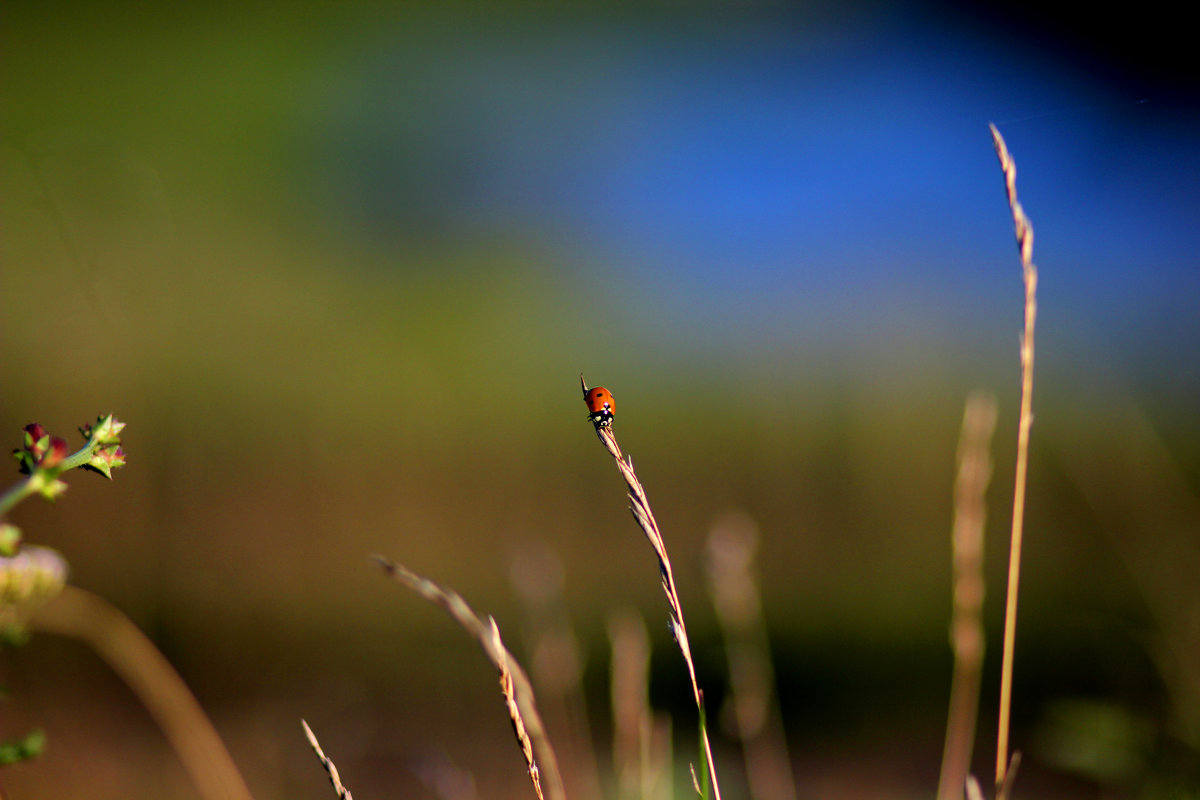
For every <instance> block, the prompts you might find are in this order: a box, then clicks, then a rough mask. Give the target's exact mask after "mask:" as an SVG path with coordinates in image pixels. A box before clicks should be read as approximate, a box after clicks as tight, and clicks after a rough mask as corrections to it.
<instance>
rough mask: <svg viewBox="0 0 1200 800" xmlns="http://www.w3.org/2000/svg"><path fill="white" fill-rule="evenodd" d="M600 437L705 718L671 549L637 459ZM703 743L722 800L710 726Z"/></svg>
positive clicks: (600, 433) (608, 432)
mask: <svg viewBox="0 0 1200 800" xmlns="http://www.w3.org/2000/svg"><path fill="white" fill-rule="evenodd" d="M579 382H580V384H581V385H582V386H583V393H584V394H585V395H586V394H587V391H588V387H587V384H586V383H585V382H584V380H583V376H582V375H580V376H579ZM596 435H597V437H599V439H600V442H601V444H603V445H604V447H605V449H606V450H608V452H609V455H611V456H612V457H613V461H615V462H616V464H617V469H618V470H620V472H621V477H623V478H624V479H625V483H626V485H627V486H628V487H629V509H630V511H632V512H633V518H634V520H635V521H636V522H637V524H638V526H639V527H640V528H641V529H642V532H643V533H645V534H646V539H647V540H649V542H650V546H651V547H653V548H654V554H655V555H656V556H657V557H658V570H659V575H660V577H661V578H662V587H663V593H664V594H665V595H666V596H667V605H668V606H669V608H670V621H671V633H672V634H674V636H675V642H676V644H678V645H679V651H680V652H681V653H682V654H683V661H684V663H685V664H686V665H687V670H688V677H689V678H690V679H691V682H692V696H693V698H694V699H695V701H696V709H697V710H698V711H700V713H701V714H703V713H704V693H703V692H702V691H701V690H700V684H699V683H698V682H697V680H696V664H695V662H694V661H693V660H692V647H691V644H690V643H689V641H688V635H687V625H686V624H685V623H684V620H683V607H682V605H681V604H680V602H679V592H678V591H676V589H675V575H674V572H673V571H672V569H671V559H670V556H668V555H667V545H666V543H665V542H664V541H663V538H662V533H661V532H660V531H659V528H658V522H657V521H656V520H655V519H654V512H653V511H651V510H650V500H649V499H647V497H646V490H645V488H643V486H642V482H641V481H640V480H638V477H637V473H635V472H634V471H633V458H632V457H625V456H623V455H622V453H621V448H620V446H619V445H618V444H617V439H616V437H615V436H614V435H613V432H612V428H611V427H597V428H596ZM700 738H701V743H702V744H703V746H704V758H705V761H706V762H707V767H708V774H709V775H710V776H711V781H712V787H713V797H714V799H715V800H721V789H720V786H719V785H718V783H717V770H716V764H715V763H714V761H713V756H712V745H711V743H710V742H709V739H708V730H707V726H705V725H701V726H700Z"/></svg>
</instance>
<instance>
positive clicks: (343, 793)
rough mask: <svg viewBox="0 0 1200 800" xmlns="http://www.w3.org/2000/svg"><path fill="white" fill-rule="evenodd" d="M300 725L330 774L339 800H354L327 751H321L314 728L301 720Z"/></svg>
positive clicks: (310, 745) (322, 764)
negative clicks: (326, 753)
mask: <svg viewBox="0 0 1200 800" xmlns="http://www.w3.org/2000/svg"><path fill="white" fill-rule="evenodd" d="M300 724H301V725H303V726H304V736H305V738H307V739H308V745H309V747H311V748H312V749H313V752H314V753H316V754H317V758H318V759H320V761H321V766H322V767H324V768H325V771H326V772H328V773H329V782H330V783H332V784H333V790H334V791H335V792H337V796H338V800H354V795H352V794H350V790H349V789H347V788H346V787H345V786H343V785H342V776H341V775H339V774H338V768H337V766H336V765H335V764H334V763H333V761H332V759H330V758H329V756H327V755H325V751H324V750H322V749H321V743H320V742H318V741H317V735H316V734H315V733H313V732H312V728H310V727H308V723H307V722H305V721H304V720H300Z"/></svg>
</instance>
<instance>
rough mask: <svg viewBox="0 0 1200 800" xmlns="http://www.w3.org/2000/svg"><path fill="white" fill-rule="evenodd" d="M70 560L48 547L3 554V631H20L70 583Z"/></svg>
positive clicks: (0, 570)
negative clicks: (35, 613) (68, 561)
mask: <svg viewBox="0 0 1200 800" xmlns="http://www.w3.org/2000/svg"><path fill="white" fill-rule="evenodd" d="M67 572H68V569H67V562H66V561H65V560H64V559H63V557H62V556H61V555H59V554H58V552H57V551H55V550H51V549H50V548H49V547H36V546H29V547H23V548H21V550H20V552H18V553H17V554H16V555H14V556H0V632H3V633H5V634H11V633H19V632H20V631H21V630H22V629H23V628H24V626H25V623H26V622H27V621H28V620H29V617H30V616H32V615H33V612H35V611H37V610H38V609H39V608H41V607H42V606H43V605H45V603H46V602H47V601H49V600H51V599H52V598H54V597H55V596H56V595H57V594H58V593H59V592H61V591H62V588H63V586H65V585H66V583H67Z"/></svg>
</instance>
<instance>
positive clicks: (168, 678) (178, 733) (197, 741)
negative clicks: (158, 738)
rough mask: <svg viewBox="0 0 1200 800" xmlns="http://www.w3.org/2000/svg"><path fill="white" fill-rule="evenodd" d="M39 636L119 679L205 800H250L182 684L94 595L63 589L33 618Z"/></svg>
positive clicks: (217, 738) (134, 628)
mask: <svg viewBox="0 0 1200 800" xmlns="http://www.w3.org/2000/svg"><path fill="white" fill-rule="evenodd" d="M33 625H34V626H35V627H36V628H38V629H39V630H43V631H48V632H50V633H57V634H59V635H61V636H68V637H71V638H73V639H78V640H79V641H81V642H84V643H85V644H87V645H88V646H89V647H91V648H92V650H94V651H95V653H96V655H98V656H100V658H101V659H103V660H104V661H105V662H106V663H107V664H108V665H109V667H111V668H112V670H113V672H115V673H117V674H118V675H119V676H121V679H122V680H123V681H125V684H126V685H127V686H129V688H130V689H132V690H133V693H134V694H135V695H137V697H138V699H139V700H141V701H142V704H143V705H144V706H145V707H146V710H147V711H149V712H150V716H152V717H154V721H155V722H157V723H158V726H159V727H160V728H162V731H163V734H164V735H166V737H167V740H168V741H169V742H170V743H171V747H172V748H174V750H175V752H176V753H177V754H178V755H179V760H180V761H182V762H183V766H184V768H185V769H186V770H187V772H188V775H189V776H191V779H192V782H193V783H195V784H196V789H197V791H198V792H199V794H200V796H201V797H202V798H204V799H205V800H253V798H252V797H251V795H250V789H249V788H247V786H246V782H245V780H243V779H242V775H241V773H240V772H238V768H237V766H236V765H235V764H234V763H233V758H232V757H230V755H229V751H228V750H226V749H225V745H224V743H223V742H222V741H221V737H220V736H218V735H217V731H216V728H214V727H213V725H212V723H211V722H210V721H209V719H208V717H207V716H206V715H205V713H204V710H203V709H202V708H201V707H200V704H199V703H198V702H197V701H196V697H195V695H193V694H192V692H191V690H190V689H188V687H187V684H185V683H184V682H183V678H181V677H179V673H178V672H176V671H175V668H174V667H172V666H171V664H170V662H169V661H167V659H166V658H165V657H164V656H163V654H162V653H160V652H159V651H158V648H157V647H155V646H154V643H153V642H151V641H150V639H148V638H147V637H146V635H145V634H144V633H142V632H141V630H139V629H138V627H137V625H134V624H133V622H132V621H131V620H130V619H129V618H128V617H126V616H125V615H124V614H122V613H121V612H120V611H119V610H117V609H116V608H114V607H113V606H112V605H110V604H109V603H108V601H106V600H104V599H103V598H102V597H99V596H98V595H94V594H92V593H91V592H87V591H84V590H83V589H79V588H77V587H74V586H66V587H64V588H63V590H62V593H61V594H59V596H58V597H56V598H55V599H54V600H53V601H52V602H50V603H48V604H47V605H45V606H43V607H42V608H41V609H40V610H39V611H38V613H37V615H36V616H35V617H34V618H33Z"/></svg>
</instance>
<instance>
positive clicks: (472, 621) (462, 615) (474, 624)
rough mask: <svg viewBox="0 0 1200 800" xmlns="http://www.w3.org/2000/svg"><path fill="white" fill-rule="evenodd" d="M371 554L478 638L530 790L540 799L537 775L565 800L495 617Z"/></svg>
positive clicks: (525, 681)
mask: <svg viewBox="0 0 1200 800" xmlns="http://www.w3.org/2000/svg"><path fill="white" fill-rule="evenodd" d="M372 558H373V559H374V560H375V562H376V563H378V564H379V565H380V566H381V567H382V568H383V571H384V572H385V573H387V575H388V576H389V577H390V578H392V579H393V580H395V581H396V582H398V583H401V584H403V585H404V586H407V587H408V588H409V589H411V590H412V591H414V592H416V593H417V594H418V595H420V596H421V597H422V598H424V599H425V600H427V601H429V602H430V603H433V604H434V605H436V606H438V607H440V608H442V609H444V610H445V611H446V612H447V613H448V614H450V616H451V617H453V618H454V621H455V622H457V623H458V624H459V625H460V626H462V628H463V630H465V631H466V632H467V633H469V634H470V635H471V636H472V637H474V639H475V640H476V641H477V642H479V645H480V646H481V647H482V648H483V652H484V653H485V654H486V655H487V657H488V660H490V661H491V662H492V664H493V665H495V667H496V669H497V670H498V671H499V672H500V682H501V688H502V690H503V691H504V695H505V704H506V705H507V707H508V711H509V717H510V719H511V720H512V723H513V730H514V732H515V733H516V735H517V743H518V745H519V746H520V747H521V752H522V754H523V755H524V756H525V760H526V765H527V767H528V769H529V778H530V780H531V781H532V782H533V786H534V791H535V792H536V793H537V795H538V797H539V800H540V798H541V797H542V791H543V780H542V778H543V777H544V778H545V781H544V789H545V794H546V796H547V797H548V798H550V800H565V798H566V793H565V791H564V789H563V783H562V776H561V773H560V772H559V770H558V759H557V758H556V757H555V755H554V748H553V747H551V746H550V739H549V738H548V737H547V736H546V729H545V726H544V725H543V724H542V717H541V714H539V713H538V710H537V702H536V700H535V699H534V695H533V685H532V684H531V683H530V682H529V677H528V675H526V673H525V670H524V669H522V667H521V665H520V664H519V663H517V660H516V659H515V658H513V655H512V653H510V652H508V649H507V648H506V647H505V646H504V643H503V642H502V641H500V634H499V629H498V628H496V625H495V621H494V620H491V618H490V617H489V620H490V621H491V624H490V625H489V624H486V623H484V622H483V620H481V619H480V618H479V616H478V615H477V614H476V613H475V612H474V610H472V609H471V607H470V606H469V605H467V601H466V600H463V598H462V596H461V595H459V594H458V593H457V592H455V591H454V590H452V589H446V588H443V587H442V586H439V585H438V584H436V583H434V582H433V581H431V580H429V579H428V578H424V577H422V576H420V575H418V574H417V573H415V572H413V571H412V570H410V569H408V568H407V567H405V566H403V565H402V564H397V563H396V562H394V561H392V560H390V559H387V558H384V557H383V556H372Z"/></svg>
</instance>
